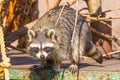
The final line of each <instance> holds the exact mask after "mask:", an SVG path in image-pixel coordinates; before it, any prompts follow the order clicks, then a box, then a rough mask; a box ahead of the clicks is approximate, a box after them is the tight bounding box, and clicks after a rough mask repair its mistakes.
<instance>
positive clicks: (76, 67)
mask: <svg viewBox="0 0 120 80" xmlns="http://www.w3.org/2000/svg"><path fill="white" fill-rule="evenodd" d="M69 69H70V71H71V72H72V73H75V72H76V71H77V70H78V66H77V65H74V64H71V65H70V67H69Z"/></svg>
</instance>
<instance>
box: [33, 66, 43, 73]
mask: <svg viewBox="0 0 120 80" xmlns="http://www.w3.org/2000/svg"><path fill="white" fill-rule="evenodd" d="M43 69H44V67H43V66H40V65H34V66H33V70H34V71H36V72H38V71H41V70H43Z"/></svg>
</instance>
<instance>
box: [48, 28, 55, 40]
mask: <svg viewBox="0 0 120 80" xmlns="http://www.w3.org/2000/svg"><path fill="white" fill-rule="evenodd" d="M47 36H48V37H49V38H51V39H53V38H55V30H54V29H50V30H49V31H48V32H47Z"/></svg>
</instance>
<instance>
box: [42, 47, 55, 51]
mask: <svg viewBox="0 0 120 80" xmlns="http://www.w3.org/2000/svg"><path fill="white" fill-rule="evenodd" d="M44 50H45V52H51V51H53V50H54V48H53V47H45V48H44Z"/></svg>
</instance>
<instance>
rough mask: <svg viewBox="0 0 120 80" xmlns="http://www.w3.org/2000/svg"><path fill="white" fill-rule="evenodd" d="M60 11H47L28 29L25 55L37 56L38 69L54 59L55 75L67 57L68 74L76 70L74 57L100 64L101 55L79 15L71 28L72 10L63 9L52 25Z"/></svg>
mask: <svg viewBox="0 0 120 80" xmlns="http://www.w3.org/2000/svg"><path fill="white" fill-rule="evenodd" d="M62 8H63V6H58V7H55V8H53V9H51V10H50V11H48V12H47V13H46V14H45V15H43V17H41V18H40V19H39V21H38V22H37V23H36V24H35V25H34V27H33V28H32V29H31V30H28V46H27V52H28V53H30V54H31V55H33V56H35V57H37V58H38V59H39V60H40V65H41V66H44V64H45V63H46V61H47V60H54V65H53V69H54V70H55V71H56V72H57V71H59V70H60V65H61V62H62V60H64V59H65V58H66V56H67V55H69V56H70V60H71V66H70V70H72V71H76V70H77V69H78V66H77V63H78V61H79V60H78V59H79V56H78V55H80V56H81V55H86V56H89V57H91V58H93V59H94V60H96V61H97V62H98V63H102V62H103V58H102V55H101V53H100V52H99V51H98V49H97V48H96V47H95V46H94V44H93V43H92V40H91V31H90V27H89V25H88V23H87V21H86V20H85V19H84V17H82V16H81V15H80V14H78V18H77V26H76V27H75V17H76V15H75V13H76V10H74V9H73V8H71V7H69V6H65V7H64V9H63V11H62V14H61V16H60V18H59V20H58V23H57V25H55V24H56V21H57V19H58V16H59V14H60V12H61V9H62ZM74 27H75V33H74V35H73V30H74Z"/></svg>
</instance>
